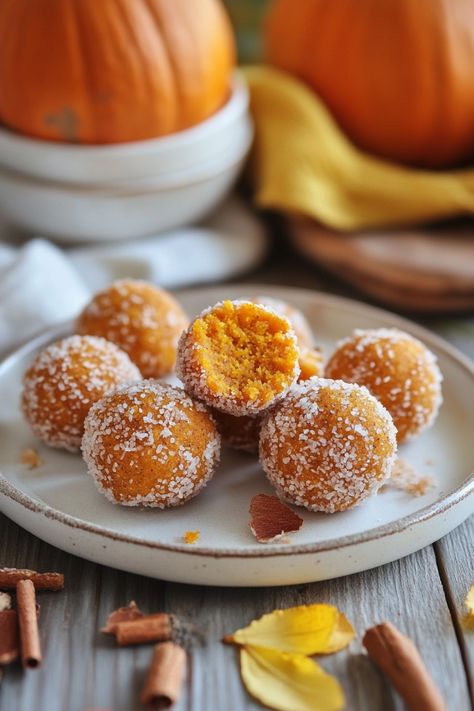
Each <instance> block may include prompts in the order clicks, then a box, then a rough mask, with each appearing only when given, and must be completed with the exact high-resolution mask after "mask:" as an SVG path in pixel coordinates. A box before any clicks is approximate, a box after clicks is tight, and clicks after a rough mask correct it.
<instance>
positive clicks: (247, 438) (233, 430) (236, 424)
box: [212, 409, 262, 454]
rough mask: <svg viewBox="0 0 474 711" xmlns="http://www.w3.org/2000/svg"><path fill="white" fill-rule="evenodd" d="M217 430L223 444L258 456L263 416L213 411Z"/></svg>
mask: <svg viewBox="0 0 474 711" xmlns="http://www.w3.org/2000/svg"><path fill="white" fill-rule="evenodd" d="M212 414H213V417H214V419H215V421H216V424H217V429H218V430H219V433H220V435H221V437H222V443H223V444H225V445H226V446H227V447H230V448H231V449H239V450H242V451H243V452H250V453H252V454H256V453H257V452H258V438H259V435H260V427H261V424H262V416H261V415H242V416H241V417H236V416H235V415H228V414H227V413H226V412H219V410H216V409H213V410H212Z"/></svg>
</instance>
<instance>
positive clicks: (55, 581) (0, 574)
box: [0, 568, 64, 590]
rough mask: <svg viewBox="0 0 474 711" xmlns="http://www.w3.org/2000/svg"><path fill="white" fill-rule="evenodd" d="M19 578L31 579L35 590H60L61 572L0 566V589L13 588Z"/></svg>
mask: <svg viewBox="0 0 474 711" xmlns="http://www.w3.org/2000/svg"><path fill="white" fill-rule="evenodd" d="M20 580H31V581H32V582H33V584H34V586H35V588H36V589H37V590H62V589H63V588H64V575H62V573H37V572H36V570H26V569H23V568H0V590H14V589H15V588H16V585H17V583H18V582H19V581H20Z"/></svg>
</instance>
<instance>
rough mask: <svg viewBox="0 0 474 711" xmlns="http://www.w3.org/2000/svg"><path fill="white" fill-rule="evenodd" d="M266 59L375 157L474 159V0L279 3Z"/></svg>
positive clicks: (433, 162) (437, 162) (434, 161)
mask: <svg viewBox="0 0 474 711" xmlns="http://www.w3.org/2000/svg"><path fill="white" fill-rule="evenodd" d="M266 57H267V59H268V61H269V62H270V63H271V64H273V65H275V66H276V67H278V68H280V69H283V70H285V71H288V72H290V73H291V74H293V75H295V76H296V77H299V78H300V79H302V80H303V81H304V82H306V83H307V84H309V85H310V86H311V87H313V89H314V90H315V91H316V92H317V94H318V95H319V96H320V97H321V98H322V100H323V101H324V102H325V103H326V105H327V106H328V108H329V109H330V110H331V112H332V113H333V115H334V117H335V118H336V120H337V121H338V122H339V124H340V125H341V127H342V128H343V130H344V131H345V132H346V133H347V135H348V136H350V137H351V138H352V139H353V140H354V142H355V143H357V144H358V145H359V146H361V147H362V148H363V149H365V150H367V151H369V152H373V153H376V154H379V155H381V156H385V157H387V158H389V159H392V160H395V161H400V162H404V163H408V164H411V165H415V166H426V167H445V166H449V165H455V164H459V163H465V162H467V161H468V160H472V158H473V157H474V3H473V2H472V0H390V1H389V0H275V2H274V4H273V6H272V7H271V11H270V14H269V16H268V21H267V25H266Z"/></svg>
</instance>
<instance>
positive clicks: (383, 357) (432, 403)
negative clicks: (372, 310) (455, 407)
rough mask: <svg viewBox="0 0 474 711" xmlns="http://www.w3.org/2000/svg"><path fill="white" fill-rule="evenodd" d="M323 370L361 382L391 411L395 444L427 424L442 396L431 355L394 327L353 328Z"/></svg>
mask: <svg viewBox="0 0 474 711" xmlns="http://www.w3.org/2000/svg"><path fill="white" fill-rule="evenodd" d="M325 375H326V376H327V377H328V378H340V379H342V380H346V381H347V382H351V383H358V384H359V385H365V386H366V387H367V388H368V389H369V390H370V392H371V393H372V394H373V395H375V397H376V398H377V399H378V400H380V402H381V403H382V404H383V405H384V406H385V407H386V408H387V410H388V411H389V412H390V414H391V415H392V418H393V421H394V423H395V426H396V428H397V430H398V435H397V437H398V442H399V443H401V442H406V441H407V440H409V439H412V438H413V437H415V436H416V435H418V434H420V433H421V432H422V431H423V430H425V429H426V428H427V427H429V426H430V425H431V424H432V423H433V422H434V420H435V418H436V415H437V414H438V410H439V407H440V405H441V401H442V394H441V381H442V376H441V372H440V370H439V368H438V365H437V362H436V358H435V356H434V355H433V353H431V351H429V350H428V348H426V346H425V345H424V344H423V343H421V341H419V340H418V339H416V338H413V336H410V335H409V334H408V333H404V332H403V331H399V330H398V329H394V328H390V329H389V328H381V329H371V330H360V329H359V330H356V331H354V333H353V335H352V336H350V337H349V338H347V339H345V340H344V341H342V342H341V343H340V344H339V345H338V347H337V348H336V350H335V352H334V353H333V354H332V356H331V358H330V359H329V361H328V363H327V365H326V369H325Z"/></svg>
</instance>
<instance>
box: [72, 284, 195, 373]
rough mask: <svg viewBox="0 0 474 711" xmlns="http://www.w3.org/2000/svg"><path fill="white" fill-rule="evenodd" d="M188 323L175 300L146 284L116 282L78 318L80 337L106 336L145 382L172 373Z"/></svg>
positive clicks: (95, 297) (77, 326) (97, 296)
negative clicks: (178, 347)
mask: <svg viewBox="0 0 474 711" xmlns="http://www.w3.org/2000/svg"><path fill="white" fill-rule="evenodd" d="M188 323H189V321H188V318H187V317H186V315H185V313H184V311H183V309H182V308H181V306H180V305H179V304H178V302H177V301H176V299H174V298H173V296H171V294H168V293H167V292H166V291H163V290H162V289H158V288H157V287H156V286H153V285H152V284H148V283H147V282H144V281H137V280H132V279H126V280H122V281H116V282H114V283H113V284H111V285H110V286H109V287H107V289H105V290H104V291H101V292H99V293H98V294H96V295H95V296H94V298H93V299H92V301H91V302H90V303H89V304H88V306H86V307H85V309H84V311H83V312H82V313H81V315H80V316H79V318H78V321H77V325H76V330H77V332H78V333H82V334H90V335H93V336H103V337H104V338H107V339H108V340H109V341H112V342H113V343H116V344H117V345H118V346H120V348H122V349H123V350H124V351H125V352H126V353H128V355H129V356H130V358H131V359H132V361H133V362H134V363H135V364H136V365H137V366H138V367H139V368H140V371H141V373H142V375H143V376H144V377H146V378H160V377H162V376H163V375H166V374H168V373H170V372H171V371H172V370H173V368H174V364H175V361H176V348H177V345H178V340H179V337H180V335H181V333H182V331H183V330H184V329H185V328H186V326H187V325H188Z"/></svg>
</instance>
